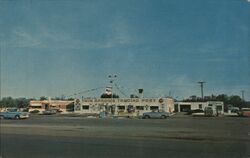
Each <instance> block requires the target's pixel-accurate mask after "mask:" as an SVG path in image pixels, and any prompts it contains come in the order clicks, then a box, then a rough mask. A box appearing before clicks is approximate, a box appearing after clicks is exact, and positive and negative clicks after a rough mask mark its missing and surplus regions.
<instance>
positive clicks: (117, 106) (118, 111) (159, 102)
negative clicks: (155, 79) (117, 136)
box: [74, 97, 174, 116]
mask: <svg viewBox="0 0 250 158" xmlns="http://www.w3.org/2000/svg"><path fill="white" fill-rule="evenodd" d="M154 110H159V111H165V112H170V113H172V112H173V111H174V100H173V99H172V98H170V97H167V98H98V99H97V98H85V99H82V100H80V99H76V100H75V105H74V111H75V113H86V114H99V113H100V112H106V113H108V114H111V115H113V116H127V115H132V116H141V115H142V113H144V112H149V111H154Z"/></svg>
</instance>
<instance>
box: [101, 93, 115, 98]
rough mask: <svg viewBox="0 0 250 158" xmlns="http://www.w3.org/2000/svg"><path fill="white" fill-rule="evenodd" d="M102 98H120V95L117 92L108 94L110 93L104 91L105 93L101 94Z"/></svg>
mask: <svg viewBox="0 0 250 158" xmlns="http://www.w3.org/2000/svg"><path fill="white" fill-rule="evenodd" d="M101 98H119V95H116V94H113V95H112V94H111V95H108V94H106V93H103V94H102V95H101Z"/></svg>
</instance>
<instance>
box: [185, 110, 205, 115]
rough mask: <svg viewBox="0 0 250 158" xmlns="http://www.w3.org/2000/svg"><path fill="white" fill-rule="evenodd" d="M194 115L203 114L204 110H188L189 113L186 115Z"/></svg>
mask: <svg viewBox="0 0 250 158" xmlns="http://www.w3.org/2000/svg"><path fill="white" fill-rule="evenodd" d="M194 113H204V110H202V109H195V110H190V111H188V113H187V115H192V114H194Z"/></svg>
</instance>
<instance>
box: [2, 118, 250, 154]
mask: <svg viewBox="0 0 250 158" xmlns="http://www.w3.org/2000/svg"><path fill="white" fill-rule="evenodd" d="M1 156H2V157H3V158H5V157H6V158H12V157H13V158H14V157H19V158H20V157H32V158H33V157H39V158H40V157H41V158H42V157H43V158H46V157H51V158H52V157H53V158H55V157H56V158H57V157H58V158H63V157H87V158H89V157H90V158H92V157H101V158H103V157H107V158H108V157H109V158H112V157H114V158H117V157H119V158H120V157H121V158H123V157H124V158H125V157H144V158H147V157H148V158H149V157H250V118H240V117H188V116H172V117H170V118H167V119H128V118H116V119H112V118H105V119H100V118H84V117H66V116H56V115H52V116H42V115H32V116H31V117H30V118H29V119H26V120H1Z"/></svg>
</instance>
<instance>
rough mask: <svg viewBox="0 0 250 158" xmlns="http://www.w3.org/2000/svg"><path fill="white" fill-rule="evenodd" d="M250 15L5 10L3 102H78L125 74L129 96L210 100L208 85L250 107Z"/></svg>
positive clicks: (57, 7) (34, 2)
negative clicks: (15, 99) (73, 97)
mask: <svg viewBox="0 0 250 158" xmlns="http://www.w3.org/2000/svg"><path fill="white" fill-rule="evenodd" d="M249 13H250V8H249V3H248V2H247V0H219V1H218V0H209V1H206V0H204V1H203V0H136V1H135V0H43V1H40V0H12V1H7V0H2V1H0V28H1V32H0V40H1V43H0V44H1V45H0V46H1V95H2V97H5V96H12V97H40V96H51V97H54V96H61V95H65V96H68V95H71V94H74V93H77V92H80V91H84V90H88V89H92V88H96V87H103V86H106V85H108V81H109V80H108V77H107V76H108V75H109V74H117V76H118V77H117V78H116V83H117V84H118V85H119V86H120V89H121V90H122V91H123V92H124V93H125V94H127V95H130V94H131V93H135V90H136V89H138V88H144V92H145V94H144V96H148V97H150V96H151V97H161V96H167V95H169V94H171V95H172V96H173V97H175V98H178V99H181V98H185V97H188V96H191V95H197V96H200V87H199V85H198V84H197V81H201V80H202V81H206V84H205V85H204V93H205V95H211V94H222V93H225V94H228V95H241V90H244V91H245V98H246V99H247V100H249V99H250V98H249V96H250V92H249V91H250V65H249V63H250V62H249V58H250V50H249V49H250V46H249V41H250V40H249V19H250V17H249ZM102 91H103V89H100V90H98V91H93V92H91V93H84V94H81V95H83V96H85V97H87V96H96V97H98V96H100V94H101V93H102ZM116 92H117V93H118V92H119V91H118V90H116ZM118 94H119V93H118ZM120 96H121V97H123V95H121V94H120Z"/></svg>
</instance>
